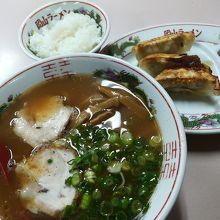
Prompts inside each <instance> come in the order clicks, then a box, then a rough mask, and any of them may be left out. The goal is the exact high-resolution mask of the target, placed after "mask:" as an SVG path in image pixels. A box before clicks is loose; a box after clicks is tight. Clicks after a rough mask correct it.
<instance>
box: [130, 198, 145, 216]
mask: <svg viewBox="0 0 220 220" xmlns="http://www.w3.org/2000/svg"><path fill="white" fill-rule="evenodd" d="M142 208H143V205H142V203H141V202H140V201H139V200H134V201H133V202H132V203H131V211H132V212H133V213H134V214H138V213H140V212H141V211H142Z"/></svg>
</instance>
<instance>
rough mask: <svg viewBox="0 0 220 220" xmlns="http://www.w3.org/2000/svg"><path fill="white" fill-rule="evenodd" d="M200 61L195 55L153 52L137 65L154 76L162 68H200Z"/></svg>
mask: <svg viewBox="0 0 220 220" xmlns="http://www.w3.org/2000/svg"><path fill="white" fill-rule="evenodd" d="M201 66H202V63H201V61H200V58H199V57H198V56H196V55H193V56H188V55H185V54H182V55H179V54H166V53H155V54H151V55H148V56H146V57H144V58H142V59H141V60H140V61H139V67H140V68H141V69H143V70H145V71H146V72H147V73H149V74H150V75H152V76H153V77H156V76H157V75H158V74H159V73H160V72H162V71H163V70H164V69H174V68H195V67H198V68H200V67H201Z"/></svg>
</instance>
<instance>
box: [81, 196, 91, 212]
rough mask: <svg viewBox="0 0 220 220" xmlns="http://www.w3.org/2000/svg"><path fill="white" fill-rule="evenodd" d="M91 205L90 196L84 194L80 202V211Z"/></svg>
mask: <svg viewBox="0 0 220 220" xmlns="http://www.w3.org/2000/svg"><path fill="white" fill-rule="evenodd" d="M90 203H91V196H90V195H89V194H88V193H84V194H83V196H82V199H81V202H80V208H81V209H87V208H88V207H89V205H90Z"/></svg>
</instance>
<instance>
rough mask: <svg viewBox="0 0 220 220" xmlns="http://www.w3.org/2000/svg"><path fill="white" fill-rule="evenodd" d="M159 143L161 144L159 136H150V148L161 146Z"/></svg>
mask: <svg viewBox="0 0 220 220" xmlns="http://www.w3.org/2000/svg"><path fill="white" fill-rule="evenodd" d="M161 142H162V139H161V137H160V136H152V137H151V139H150V141H149V144H150V146H151V147H157V146H160V145H161Z"/></svg>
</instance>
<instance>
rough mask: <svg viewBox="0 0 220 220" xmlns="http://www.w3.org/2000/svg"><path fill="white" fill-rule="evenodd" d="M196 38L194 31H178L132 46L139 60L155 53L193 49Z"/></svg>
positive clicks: (183, 51) (178, 52)
mask: <svg viewBox="0 0 220 220" xmlns="http://www.w3.org/2000/svg"><path fill="white" fill-rule="evenodd" d="M194 40H195V35H194V33H192V32H183V33H176V34H171V35H166V36H162V37H157V38H153V39H151V40H147V41H143V42H141V43H138V44H137V45H136V46H134V47H133V48H132V52H133V54H134V55H135V56H136V57H137V59H138V60H140V59H141V58H143V57H145V56H147V55H150V54H154V53H173V54H174V53H177V54H182V53H186V52H187V51H189V50H190V49H191V47H192V45H193V42H194Z"/></svg>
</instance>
